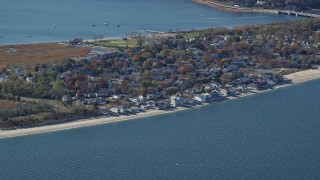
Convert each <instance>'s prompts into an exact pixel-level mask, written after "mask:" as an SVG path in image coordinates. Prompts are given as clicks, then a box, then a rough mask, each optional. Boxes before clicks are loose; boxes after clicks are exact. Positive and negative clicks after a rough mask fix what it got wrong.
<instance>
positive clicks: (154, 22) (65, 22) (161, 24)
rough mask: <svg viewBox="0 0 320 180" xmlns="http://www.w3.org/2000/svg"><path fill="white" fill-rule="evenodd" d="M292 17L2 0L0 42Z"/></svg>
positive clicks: (110, 1)
mask: <svg viewBox="0 0 320 180" xmlns="http://www.w3.org/2000/svg"><path fill="white" fill-rule="evenodd" d="M297 19H300V18H299V17H294V16H287V15H272V14H256V13H231V12H223V11H220V10H217V9H214V8H211V7H207V6H203V5H200V4H197V3H194V2H192V1H191V0H90V1H89V0H54V1H52V0H27V1H26V0H1V1H0V45H4V44H22V43H36V42H51V41H63V40H71V39H74V38H83V39H92V38H93V37H94V36H95V35H97V34H101V35H103V36H105V37H109V38H110V37H121V36H125V35H126V34H127V33H130V32H137V31H138V30H153V31H161V32H168V31H170V30H172V31H176V30H191V29H202V28H212V27H227V28H231V27H235V26H240V25H249V24H261V23H270V22H283V21H291V20H297ZM118 26H119V27H118Z"/></svg>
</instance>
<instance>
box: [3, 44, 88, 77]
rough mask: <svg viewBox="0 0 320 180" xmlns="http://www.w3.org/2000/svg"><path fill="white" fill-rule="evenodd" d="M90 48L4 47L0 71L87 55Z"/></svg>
mask: <svg viewBox="0 0 320 180" xmlns="http://www.w3.org/2000/svg"><path fill="white" fill-rule="evenodd" d="M89 52H90V48H87V47H82V48H74V47H72V46H68V45H66V44H64V43H41V44H21V45H5V46H1V48H0V62H1V65H0V71H1V69H2V70H3V68H5V67H7V66H10V65H17V66H23V67H26V66H28V65H36V64H41V63H42V64H43V63H47V62H52V61H55V60H66V59H69V58H74V57H83V56H86V55H88V53H89Z"/></svg>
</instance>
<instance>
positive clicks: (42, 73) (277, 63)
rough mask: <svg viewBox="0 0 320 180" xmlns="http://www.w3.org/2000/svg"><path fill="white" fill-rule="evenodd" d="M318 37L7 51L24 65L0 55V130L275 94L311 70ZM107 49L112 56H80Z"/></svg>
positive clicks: (251, 33) (236, 34)
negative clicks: (288, 78)
mask: <svg viewBox="0 0 320 180" xmlns="http://www.w3.org/2000/svg"><path fill="white" fill-rule="evenodd" d="M319 30H320V20H319V19H309V20H304V21H297V22H286V23H274V24H267V25H253V26H243V27H236V28H234V29H225V28H216V29H205V30H197V31H189V32H177V33H175V34H170V35H167V36H166V35H162V36H148V37H144V38H137V39H130V38H129V39H125V40H124V39H122V40H118V41H110V40H106V41H101V40H97V41H95V42H91V41H90V42H86V41H83V40H81V39H74V40H72V41H70V42H69V43H66V44H63V45H61V48H60V49H59V48H58V49H57V50H56V52H57V53H52V54H50V52H46V53H45V52H43V53H40V52H41V51H40V50H39V49H38V48H40V46H37V45H35V46H34V47H35V50H32V48H31V49H30V50H29V52H33V53H34V55H33V56H26V57H24V56H23V53H22V51H21V50H20V49H19V47H20V46H12V47H10V48H15V49H17V51H12V52H10V55H12V56H17V57H19V56H21V57H24V58H26V59H24V60H23V61H22V60H21V62H24V63H16V62H15V61H12V58H10V57H8V54H6V53H8V52H6V51H3V52H2V53H4V54H0V58H1V59H3V60H4V61H6V62H8V63H6V64H4V65H5V66H4V67H3V68H2V69H1V71H0V97H1V98H0V99H1V101H0V102H3V105H1V106H0V127H1V128H12V127H25V126H32V125H39V124H46V123H57V122H64V121H67V120H74V119H78V118H84V117H93V116H102V115H103V116H115V115H119V114H135V113H139V112H141V111H145V110H148V109H163V110H166V109H170V108H175V107H176V106H193V105H195V104H199V103H204V102H210V101H215V100H218V99H223V98H226V97H229V96H237V95H239V94H241V93H246V92H250V91H256V90H263V89H268V88H273V87H274V86H276V85H279V84H282V83H285V79H284V78H283V75H284V74H288V73H291V72H295V71H300V70H304V69H310V68H317V66H318V65H319V64H320V32H319ZM121 43H123V44H121ZM119 44H121V45H119ZM109 45H110V46H113V47H116V51H113V52H105V53H104V54H91V55H90V56H86V57H78V56H85V55H87V54H88V53H89V51H90V50H91V49H92V48H96V47H100V46H101V47H104V46H109ZM41 46H43V47H45V45H41ZM50 46H51V45H50ZM5 47H6V48H9V47H7V46H5ZM25 47H32V45H26V46H25ZM53 47H55V46H53ZM62 47H64V48H62ZM10 48H9V50H10ZM1 49H2V48H1ZM45 49H46V50H47V51H50V48H48V47H46V48H44V49H43V51H45ZM53 49H54V48H53ZM36 52H38V53H36ZM58 52H59V53H58ZM67 52H70V54H69V53H67ZM21 53H22V54H21ZM35 54H50V55H48V56H46V55H43V56H41V55H39V56H37V55H35ZM66 54H67V55H68V56H69V57H68V56H65V55H66ZM28 57H29V58H28ZM10 60H11V63H9V62H10ZM57 60H59V61H57ZM29 61H30V62H29ZM26 62H29V63H26Z"/></svg>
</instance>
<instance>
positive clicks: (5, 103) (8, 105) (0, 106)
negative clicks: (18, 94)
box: [0, 99, 17, 109]
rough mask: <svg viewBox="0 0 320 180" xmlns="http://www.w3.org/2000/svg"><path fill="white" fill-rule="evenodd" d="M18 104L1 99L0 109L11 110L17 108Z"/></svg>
mask: <svg viewBox="0 0 320 180" xmlns="http://www.w3.org/2000/svg"><path fill="white" fill-rule="evenodd" d="M16 105H17V104H16V102H14V101H9V100H3V99H0V109H11V108H15V107H16Z"/></svg>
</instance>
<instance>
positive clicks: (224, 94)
mask: <svg viewBox="0 0 320 180" xmlns="http://www.w3.org/2000/svg"><path fill="white" fill-rule="evenodd" d="M220 94H221V96H224V97H226V96H228V95H229V94H228V90H227V89H220Z"/></svg>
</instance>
